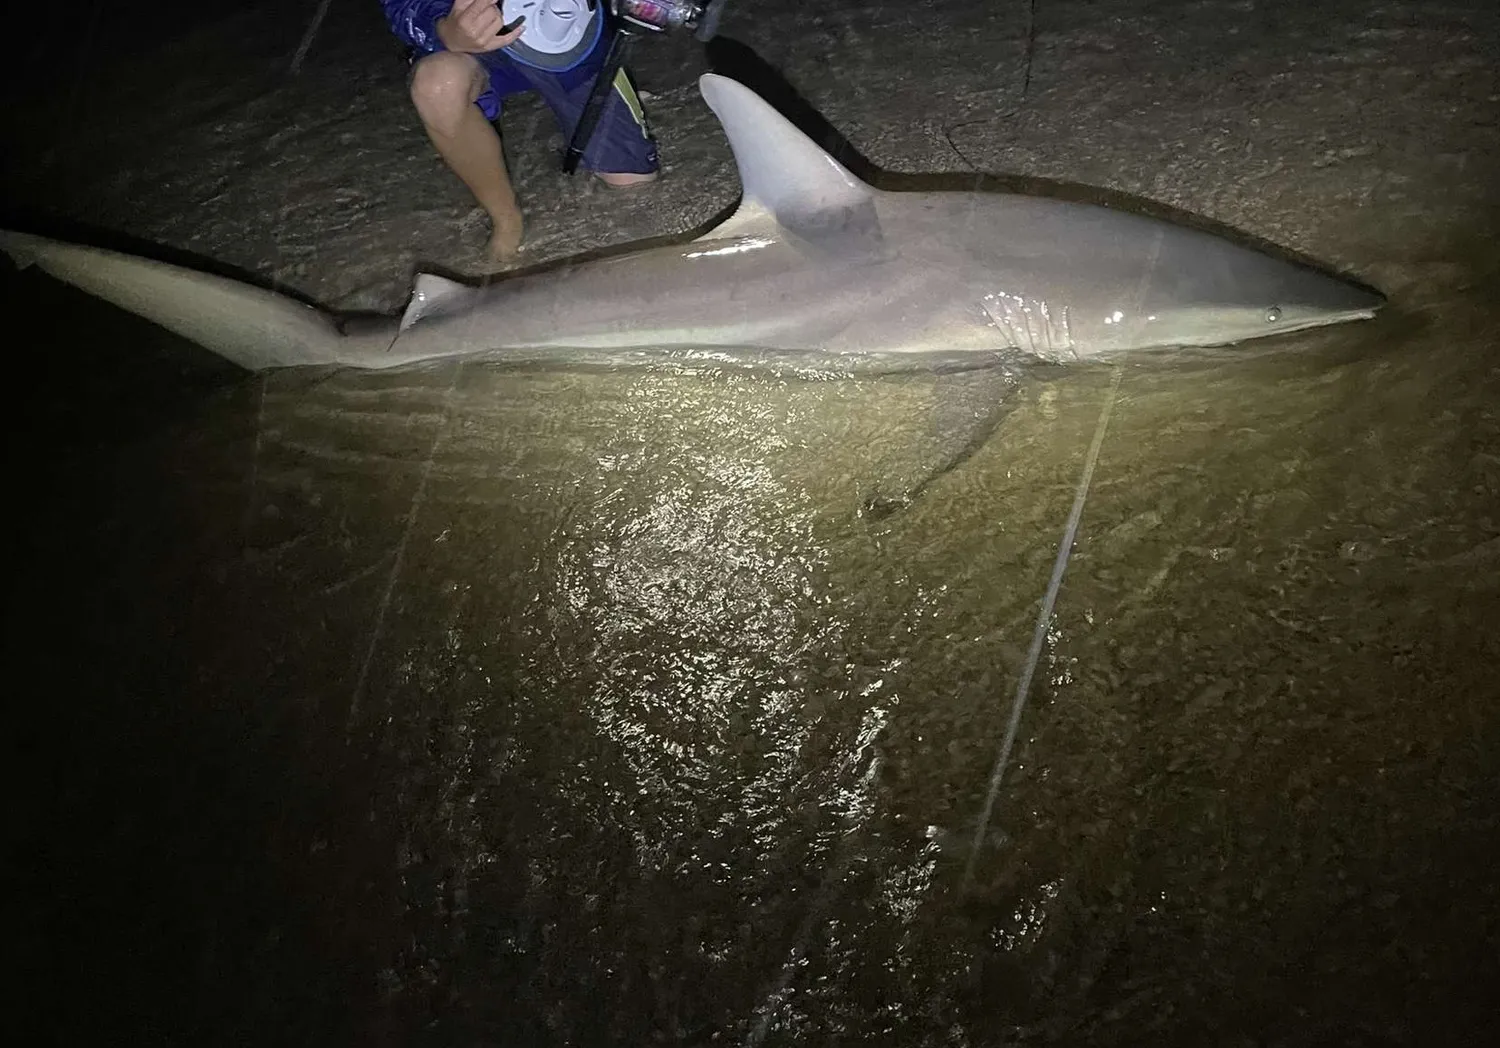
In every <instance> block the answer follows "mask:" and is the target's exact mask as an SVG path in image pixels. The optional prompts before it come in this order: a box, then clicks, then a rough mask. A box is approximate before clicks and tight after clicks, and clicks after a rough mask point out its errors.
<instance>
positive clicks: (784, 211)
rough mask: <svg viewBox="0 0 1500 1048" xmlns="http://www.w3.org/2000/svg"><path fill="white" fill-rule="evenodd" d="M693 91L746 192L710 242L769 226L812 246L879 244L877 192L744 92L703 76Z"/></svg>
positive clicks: (733, 83)
mask: <svg viewBox="0 0 1500 1048" xmlns="http://www.w3.org/2000/svg"><path fill="white" fill-rule="evenodd" d="M698 88H699V90H700V91H702V92H703V100H704V101H705V102H707V103H708V106H709V108H710V109H712V110H713V111H714V115H715V116H717V117H718V118H719V123H720V124H722V125H723V126H724V133H725V134H726V135H727V136H728V137H729V147H730V149H731V150H733V152H734V161H735V164H736V165H737V166H738V167H739V171H740V184H741V185H742V186H743V187H744V193H743V196H742V198H741V200H740V206H739V210H737V211H736V212H735V213H734V214H733V215H732V216H731V217H730V218H729V219H728V220H727V221H726V222H724V224H723V225H721V226H720V227H719V228H718V229H715V230H714V231H713V232H712V233H711V234H710V235H711V236H714V237H720V236H725V235H742V234H748V233H752V232H755V231H756V229H757V228H764V227H767V226H770V225H773V224H774V225H775V226H780V227H781V228H782V229H785V230H788V231H790V232H792V233H795V234H797V235H798V236H800V237H802V238H803V239H805V240H809V241H813V242H818V241H823V240H827V239H829V238H834V239H836V240H838V241H839V242H841V243H848V242H850V241H851V240H852V241H854V242H856V243H865V244H871V243H878V242H879V240H880V227H879V220H878V219H877V218H876V216H875V202H874V190H872V189H871V188H870V187H869V186H868V185H866V184H865V183H864V182H862V181H860V180H859V179H858V178H856V177H855V176H854V175H853V174H852V173H851V172H850V171H849V169H848V168H846V167H844V165H843V164H840V163H839V162H838V161H837V160H835V159H834V158H833V157H831V156H829V155H828V153H827V151H826V150H824V149H822V148H821V147H820V146H818V144H817V143H815V142H814V141H813V140H812V139H810V138H808V137H807V136H806V135H804V134H803V133H802V132H801V131H799V130H798V129H797V128H796V126H795V125H794V124H793V123H792V122H791V121H790V120H788V119H787V118H786V117H784V116H782V115H781V114H780V113H778V112H777V111H776V110H775V109H774V108H772V106H771V105H770V103H768V102H767V101H766V100H765V99H763V98H761V97H760V96H759V95H757V94H756V93H755V92H754V91H752V90H750V89H749V88H748V87H746V86H745V85H744V84H741V83H739V82H738V81H736V80H730V79H729V78H728V77H723V76H719V75H717V74H715V73H707V74H705V75H704V76H702V77H700V78H699V80H698Z"/></svg>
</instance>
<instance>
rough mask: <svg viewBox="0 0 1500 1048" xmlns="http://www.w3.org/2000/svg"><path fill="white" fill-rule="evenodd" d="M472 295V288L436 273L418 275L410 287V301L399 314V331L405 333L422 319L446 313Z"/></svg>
mask: <svg viewBox="0 0 1500 1048" xmlns="http://www.w3.org/2000/svg"><path fill="white" fill-rule="evenodd" d="M473 294H474V289H473V288H471V287H469V286H468V285H466V284H460V283H459V282H458V281H456V280H449V279H448V278H447V277H440V276H438V275H437V274H436V273H418V274H417V279H416V282H415V283H414V284H413V285H412V292H411V301H410V302H408V303H407V304H406V312H405V313H403V314H401V330H402V331H405V330H406V329H407V328H409V327H411V326H412V325H413V324H415V323H416V322H417V321H419V320H421V319H422V318H423V317H430V316H434V315H435V314H438V313H444V312H447V311H448V310H449V309H450V308H451V307H453V306H455V305H458V304H459V303H461V302H464V301H465V300H467V299H468V298H469V297H470V296H471V295H473Z"/></svg>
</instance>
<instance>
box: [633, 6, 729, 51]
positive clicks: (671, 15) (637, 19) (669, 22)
mask: <svg viewBox="0 0 1500 1048" xmlns="http://www.w3.org/2000/svg"><path fill="white" fill-rule="evenodd" d="M725 3H726V0H610V5H609V6H610V11H611V12H612V13H613V14H614V16H615V17H616V18H617V19H619V20H621V21H622V22H625V23H627V24H628V25H631V26H635V27H637V28H640V29H644V30H646V31H647V32H651V33H665V32H669V31H672V30H677V29H688V30H691V31H692V33H693V37H694V38H695V39H696V40H698V41H699V42H700V43H704V44H706V43H708V42H709V41H710V40H712V39H713V38H714V36H715V34H717V33H718V31H719V18H720V16H722V15H723V13H724V4H725Z"/></svg>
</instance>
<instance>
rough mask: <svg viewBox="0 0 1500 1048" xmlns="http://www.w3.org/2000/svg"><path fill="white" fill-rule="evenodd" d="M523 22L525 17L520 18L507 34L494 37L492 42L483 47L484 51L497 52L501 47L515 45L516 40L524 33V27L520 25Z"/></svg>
mask: <svg viewBox="0 0 1500 1048" xmlns="http://www.w3.org/2000/svg"><path fill="white" fill-rule="evenodd" d="M525 21H526V17H525V16H524V15H523V16H521V18H520V20H519V21H518V23H517V25H516V27H515V28H514V29H512V30H511V31H510V32H508V33H501V34H500V35H499V36H497V37H495V39H494V40H492V41H490V43H489V44H488V45H486V46H485V50H486V51H498V50H500V49H501V48H502V47H509V46H510V45H511V44H513V43H515V42H516V40H517V39H519V38H520V36H521V34H522V33H524V32H526V26H525V25H523V24H521V23H524V22H525Z"/></svg>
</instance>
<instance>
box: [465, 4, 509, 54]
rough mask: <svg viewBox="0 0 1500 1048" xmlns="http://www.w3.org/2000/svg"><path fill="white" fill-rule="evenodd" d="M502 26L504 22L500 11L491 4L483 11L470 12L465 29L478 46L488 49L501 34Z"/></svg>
mask: <svg viewBox="0 0 1500 1048" xmlns="http://www.w3.org/2000/svg"><path fill="white" fill-rule="evenodd" d="M502 25H504V22H502V21H501V20H500V9H499V8H497V7H496V6H495V5H494V4H491V5H490V6H488V7H486V8H483V9H482V10H477V11H470V12H469V16H468V21H466V22H464V23H463V28H464V32H465V33H467V34H469V39H470V40H472V41H473V42H474V43H475V45H476V46H479V47H484V48H486V49H488V47H489V44H490V41H491V39H492V38H493V37H494V36H495V35H496V34H497V33H499V32H500V27H501V26H502Z"/></svg>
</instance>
